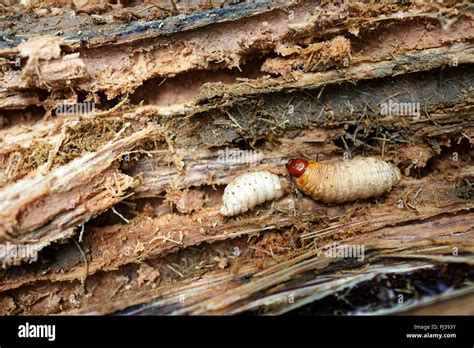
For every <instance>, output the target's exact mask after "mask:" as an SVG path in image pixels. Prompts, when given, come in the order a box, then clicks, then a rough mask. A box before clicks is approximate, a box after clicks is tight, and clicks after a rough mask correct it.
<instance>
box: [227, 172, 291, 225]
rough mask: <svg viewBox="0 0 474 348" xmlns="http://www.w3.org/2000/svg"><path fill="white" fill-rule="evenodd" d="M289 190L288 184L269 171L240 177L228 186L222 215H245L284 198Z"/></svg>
mask: <svg viewBox="0 0 474 348" xmlns="http://www.w3.org/2000/svg"><path fill="white" fill-rule="evenodd" d="M287 189H288V184H287V182H286V181H285V180H284V179H283V178H280V177H279V176H278V175H275V174H272V173H270V172H269V171H260V172H252V173H246V174H243V175H240V176H238V177H236V178H235V179H233V180H232V181H231V182H230V183H229V185H227V186H226V188H225V190H224V195H223V196H222V205H221V208H220V213H221V215H224V216H234V215H238V214H242V213H245V212H246V211H248V210H249V209H252V208H253V207H255V206H257V205H259V204H262V203H263V202H266V201H270V200H274V199H278V198H280V197H282V196H284V195H285V194H286V193H287Z"/></svg>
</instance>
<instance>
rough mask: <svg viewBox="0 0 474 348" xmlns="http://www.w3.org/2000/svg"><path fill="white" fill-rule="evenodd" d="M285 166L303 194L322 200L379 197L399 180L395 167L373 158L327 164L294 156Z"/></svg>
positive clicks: (342, 200) (398, 172)
mask: <svg viewBox="0 0 474 348" xmlns="http://www.w3.org/2000/svg"><path fill="white" fill-rule="evenodd" d="M286 167H287V168H288V172H289V173H290V175H291V176H293V177H295V178H296V186H297V187H298V188H299V189H300V190H301V191H303V193H305V194H306V195H308V196H311V197H312V198H313V199H316V200H319V201H322V202H324V203H342V202H349V201H355V200H357V199H364V198H368V197H373V196H378V195H381V194H382V193H384V192H387V191H389V190H390V189H391V188H392V186H394V185H395V184H396V183H398V182H399V181H400V179H401V174H400V170H399V169H398V168H397V167H395V166H392V165H390V164H388V163H387V162H385V161H382V160H379V159H376V158H372V157H367V158H355V159H352V160H349V161H343V162H338V163H328V164H324V163H317V162H315V161H307V160H305V159H303V158H296V159H292V160H290V161H289V162H288V163H287V165H286Z"/></svg>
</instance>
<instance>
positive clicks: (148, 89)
mask: <svg viewBox="0 0 474 348" xmlns="http://www.w3.org/2000/svg"><path fill="white" fill-rule="evenodd" d="M158 3H159V4H158V5H159V6H158V5H157V4H154V5H152V4H150V3H149V2H147V1H143V2H141V1H138V2H134V4H133V6H131V5H130V6H123V5H121V4H120V2H119V3H118V4H115V2H111V1H110V2H109V1H102V2H100V4H92V3H89V2H88V1H81V2H75V5H74V6H72V5H69V4H67V2H62V1H55V0H51V1H42V0H36V1H28V2H19V1H10V2H9V5H8V6H3V7H1V8H0V16H1V20H0V31H1V32H2V33H3V34H2V35H3V36H2V38H1V39H0V264H1V267H0V314H1V315H48V314H100V315H102V314H109V313H120V314H126V315H133V314H167V315H179V314H218V315H229V314H238V313H246V314H251V313H252V314H282V313H287V312H290V311H291V312H292V313H304V314H333V315H334V314H336V315H338V314H347V315H357V314H368V313H372V314H388V313H402V312H407V313H415V314H416V313H433V314H436V313H438V312H437V311H439V313H446V312H450V309H451V312H452V311H454V312H456V311H460V309H459V303H465V305H464V306H466V307H470V308H471V309H470V310H471V312H472V310H474V309H472V308H473V307H472V303H469V301H464V300H462V299H463V298H470V297H472V294H473V293H474V287H473V286H472V282H473V281H474V228H473V226H474V215H473V214H472V209H474V201H473V191H474V188H473V180H474V163H473V161H472V156H473V155H474V150H473V149H472V144H473V140H472V137H473V135H474V126H473V124H474V122H473V110H474V105H473V100H474V65H473V64H474V24H473V23H474V21H473V13H472V6H471V5H470V4H469V3H468V2H465V1H450V2H446V3H440V2H431V1H426V2H425V1H418V2H399V3H391V4H389V3H380V4H374V3H367V2H363V1H344V2H330V1H328V2H320V1H313V0H301V1H294V2H291V3H289V2H285V1H249V2H238V3H236V2H235V1H223V2H220V3H219V4H217V3H216V2H208V1H192V2H171V3H170V2H161V1H159V2H158ZM195 14H199V15H198V16H196V15H195ZM367 157H372V158H374V161H378V162H377V163H379V162H380V163H385V162H386V163H389V165H390V166H392V167H391V168H394V169H393V170H394V172H395V171H396V173H397V179H398V170H399V171H400V173H401V176H400V177H401V180H400V181H399V182H398V183H397V184H396V185H392V184H393V183H391V182H388V183H387V182H386V181H387V180H388V179H387V178H386V177H384V176H381V177H380V178H379V179H380V180H379V181H380V182H379V184H380V185H381V187H382V186H383V188H384V189H383V190H382V191H384V192H385V191H388V188H390V187H391V190H390V191H389V192H385V193H383V194H382V195H379V196H377V197H372V196H371V195H363V197H362V196H360V197H362V198H364V199H358V200H355V201H347V200H338V201H337V202H339V203H324V202H322V201H318V200H315V199H312V198H311V197H309V196H306V195H304V194H302V191H300V190H299V189H298V185H296V184H295V183H294V182H293V181H291V179H290V176H289V173H288V170H287V168H286V167H285V164H286V163H287V162H288V161H289V160H290V159H293V158H307V159H313V160H315V161H316V162H317V163H320V164H321V165H323V166H330V167H331V168H332V167H334V168H336V167H337V166H334V165H333V163H339V165H343V166H345V165H346V164H347V163H353V162H347V163H346V161H350V160H351V159H352V158H367ZM382 161H384V162H382ZM387 165H388V164H387ZM258 172H260V173H268V175H270V176H271V177H272V178H279V179H278V180H281V182H284V183H285V193H286V195H284V196H283V195H281V194H275V195H268V197H270V198H271V197H273V198H272V199H268V200H267V201H265V199H256V198H255V197H257V198H262V197H263V196H265V195H264V194H265V193H267V192H270V191H271V190H272V189H275V188H274V187H273V188H272V187H270V186H268V187H267V186H265V181H259V180H257V182H255V183H254V182H253V181H248V180H247V181H245V180H244V181H238V182H239V183H240V182H243V183H244V184H245V185H247V186H248V187H247V186H246V187H242V188H240V187H239V188H235V187H234V190H230V189H228V190H227V191H228V193H227V196H229V195H232V194H233V195H235V196H236V197H237V198H239V199H241V200H242V202H244V203H245V204H243V206H242V209H240V208H239V209H238V211H239V214H235V216H222V215H221V214H220V213H219V209H220V206H221V204H222V199H223V194H224V190H225V187H226V185H228V184H229V183H232V182H236V181H235V180H236V178H239V177H241V176H242V175H243V177H245V178H250V179H252V178H256V177H257V176H258V175H259V174H255V173H258ZM290 174H291V171H290ZM326 174H328V175H327V176H328V177H327V178H325V180H326V181H324V182H325V183H326V184H327V185H326V186H325V187H324V189H325V190H326V191H330V192H329V193H331V194H332V193H334V192H338V189H340V188H341V187H337V188H333V187H332V186H334V185H342V184H343V185H359V187H354V190H357V192H359V191H360V192H362V191H364V190H366V189H368V188H370V186H371V185H372V184H373V183H372V182H367V180H365V181H364V180H358V181H357V182H356V181H354V180H352V181H351V178H352V176H351V175H346V176H344V178H345V179H346V181H347V182H344V183H340V182H338V180H334V178H338V177H339V176H338V175H332V176H331V177H329V176H330V175H329V174H330V173H329V172H328V173H326ZM336 174H337V173H336ZM338 174H340V173H338ZM359 174H360V173H359ZM292 175H294V171H293V174H292ZM361 178H362V175H359V179H361ZM250 179H249V180H250ZM313 179H314V180H313V181H314V183H315V184H314V187H313V189H315V190H316V189H317V188H318V187H319V186H318V185H319V183H321V181H320V180H319V179H315V178H313ZM275 180H276V179H275ZM397 181H398V180H397ZM361 182H363V183H365V184H364V185H366V186H367V187H360V183H361ZM357 183H359V184H357ZM286 184H288V187H286ZM317 184H318V185H317ZM253 185H254V186H253ZM392 186H393V187H392ZM351 187H352V186H351ZM385 189H387V190H385ZM252 190H253V191H252ZM382 191H380V192H382ZM354 192H355V191H354ZM377 192H378V191H377ZM369 196H370V197H369ZM265 197H267V196H265ZM315 197H316V196H315ZM357 197H359V196H357ZM360 197H359V198H360ZM227 198H229V197H227ZM316 198H317V197H316ZM332 202H333V201H332ZM250 203H251V204H250ZM254 203H255V204H256V203H261V204H259V205H255V204H254ZM243 208H247V209H243ZM227 215H229V214H227ZM230 215H232V214H230ZM387 279H389V281H388V280H387ZM419 284H422V286H418V285H419ZM365 294H373V296H372V297H370V296H366V295H365ZM398 294H403V295H404V298H406V301H404V302H403V303H401V302H398V301H396V298H397V295H398ZM368 297H370V298H368ZM463 301H464V302H463ZM471 302H472V301H471ZM450 306H451V307H450ZM466 311H468V310H467V309H466ZM451 312H450V313H451ZM455 314H457V313H455Z"/></svg>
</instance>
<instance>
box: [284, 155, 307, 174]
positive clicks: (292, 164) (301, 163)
mask: <svg viewBox="0 0 474 348" xmlns="http://www.w3.org/2000/svg"><path fill="white" fill-rule="evenodd" d="M286 168H287V169H288V172H289V173H290V175H291V176H295V177H297V178H299V177H300V176H301V175H303V173H304V172H305V171H306V168H308V161H307V160H305V159H304V158H294V159H292V160H289V161H288V163H287V164H286Z"/></svg>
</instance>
